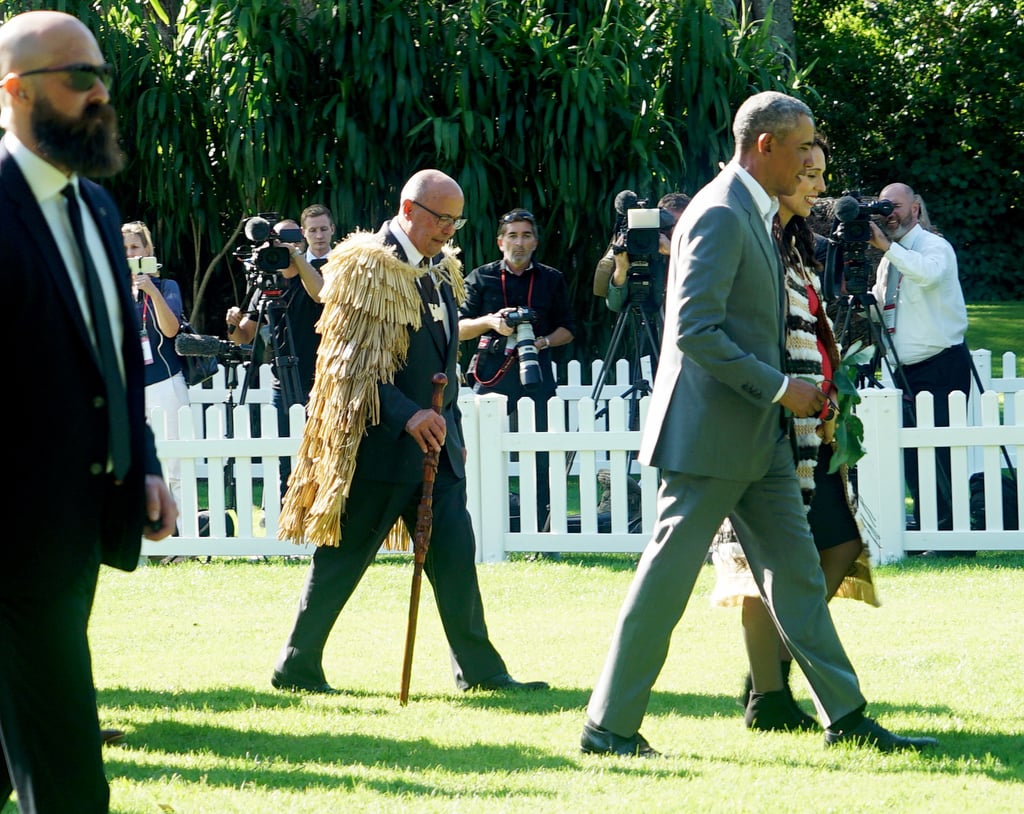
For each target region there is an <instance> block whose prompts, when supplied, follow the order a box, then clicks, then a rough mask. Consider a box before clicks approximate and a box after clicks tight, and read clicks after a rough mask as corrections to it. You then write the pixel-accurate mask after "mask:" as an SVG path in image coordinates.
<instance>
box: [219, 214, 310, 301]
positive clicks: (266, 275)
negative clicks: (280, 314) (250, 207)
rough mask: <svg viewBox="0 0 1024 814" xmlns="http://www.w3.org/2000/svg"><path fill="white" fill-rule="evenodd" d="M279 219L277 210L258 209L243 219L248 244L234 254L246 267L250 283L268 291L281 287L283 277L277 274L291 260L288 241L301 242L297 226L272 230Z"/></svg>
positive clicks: (300, 233) (289, 263)
mask: <svg viewBox="0 0 1024 814" xmlns="http://www.w3.org/2000/svg"><path fill="white" fill-rule="evenodd" d="M280 220H281V216H280V215H279V214H278V213H277V212H261V213H260V214H258V215H255V216H253V217H251V218H249V219H248V220H246V222H245V236H246V238H247V239H248V240H249V245H248V246H243V247H241V248H240V249H239V250H238V251H237V252H236V253H235V256H236V257H237V258H238V259H239V260H241V261H242V262H243V263H244V264H245V266H246V276H247V277H248V278H249V282H250V284H251V285H254V286H256V287H257V288H259V289H260V290H261V291H265V292H269V291H272V290H278V289H281V288H283V287H284V278H283V277H282V276H281V275H280V274H279V272H280V271H282V270H283V269H286V268H288V266H289V265H291V262H292V247H291V246H289V245H283V244H289V243H302V240H303V238H302V230H301V229H294V228H292V229H281V230H278V231H275V230H274V226H276V225H277V223H278V222H279V221H280Z"/></svg>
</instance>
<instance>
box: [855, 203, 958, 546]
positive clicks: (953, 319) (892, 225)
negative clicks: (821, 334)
mask: <svg viewBox="0 0 1024 814" xmlns="http://www.w3.org/2000/svg"><path fill="white" fill-rule="evenodd" d="M880 197H881V198H884V199H886V200H889V201H892V205H893V209H892V212H891V213H890V214H889V215H888V216H887V217H886V218H885V220H884V222H883V225H884V229H883V228H882V227H880V226H879V225H878V224H877V223H875V222H874V221H872V222H871V245H872V246H874V247H875V248H876V249H878V250H879V251H882V252H884V253H885V254H884V255H883V256H882V260H881V262H880V263H879V264H878V273H877V276H876V282H875V287H874V289H873V291H872V293H873V294H874V296H875V299H876V300H877V301H878V302H879V303H881V305H882V319H883V321H884V323H885V324H884V328H885V330H886V331H887V332H888V335H889V338H890V339H891V340H892V341H891V342H890V343H887V345H888V346H891V347H890V354H892V356H893V358H891V359H890V360H889V361H890V362H891V363H892V365H893V366H894V367H893V369H894V371H895V373H896V382H897V385H899V386H902V385H904V384H906V386H907V388H908V389H909V392H908V393H905V394H904V395H905V396H906V397H907V400H905V401H904V403H903V408H904V409H903V424H904V426H907V427H915V426H917V420H916V415H915V412H914V403H913V401H912V399H914V398H916V397H917V394H918V393H922V392H928V393H931V394H932V395H933V396H934V397H935V425H936V426H938V427H946V426H949V395H950V393H952V392H953V391H954V390H959V391H961V392H963V393H970V392H971V355H970V352H969V351H968V349H967V343H966V342H965V341H964V336H965V335H966V333H967V306H966V305H965V304H964V294H963V291H962V289H961V288H960V277H959V275H958V271H957V262H956V252H955V251H954V250H953V247H952V246H951V245H950V244H949V241H948V240H946V239H945V238H944V237H942V236H941V235H938V234H936V233H935V232H931V231H929V230H928V229H927V227H926V223H927V221H925V223H922V219H923V218H927V215H926V214H925V213H924V210H923V202H922V200H921V198H920V196H919V195H916V194H915V193H914V190H913V189H911V188H910V186H908V185H907V184H903V183H894V184H889V185H888V186H887V187H886V188H885V189H883V190H882V193H881V195H880ZM903 462H904V463H903V465H904V471H905V473H906V479H907V485H908V486H909V487H910V493H911V496H912V497H913V499H914V521H915V523H917V524H918V525H920V521H921V512H920V486H919V483H918V473H917V450H913V449H908V450H906V453H905V454H904V458H903ZM938 463H939V467H938V469H939V471H938V473H937V477H938V484H937V486H938V494H937V503H938V527H939V529H951V528H953V503H952V500H951V497H950V488H951V487H950V455H949V449H948V448H946V449H940V450H939V451H938ZM943 553H945V554H948V555H965V554H967V553H968V552H962V551H949V552H943ZM971 553H973V552H971Z"/></svg>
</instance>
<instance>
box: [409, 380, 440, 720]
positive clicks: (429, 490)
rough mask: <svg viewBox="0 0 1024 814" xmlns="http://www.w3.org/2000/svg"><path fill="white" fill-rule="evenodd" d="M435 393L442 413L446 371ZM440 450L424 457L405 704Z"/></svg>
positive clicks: (435, 407) (435, 408)
mask: <svg viewBox="0 0 1024 814" xmlns="http://www.w3.org/2000/svg"><path fill="white" fill-rule="evenodd" d="M431 381H432V382H433V385H434V392H433V393H432V394H431V399H430V407H431V409H432V410H433V411H434V412H435V413H437V414H439V415H440V413H441V406H442V403H443V401H444V388H445V387H446V386H447V384H448V377H447V376H445V375H444V374H443V373H435V374H434V378H433V379H432V380H431ZM438 454H439V453H438V452H437V451H435V450H433V449H428V450H427V452H426V453H425V454H424V456H423V494H422V496H421V497H420V505H419V507H418V508H417V509H416V533H415V535H414V536H413V570H412V591H411V593H410V596H409V624H408V626H407V628H406V631H405V658H404V660H403V662H402V688H401V690H400V691H399V695H398V701H399V703H400V704H401V705H402V706H403V707H404V706H405V705H406V704H407V703H408V702H409V679H410V678H411V676H412V651H413V646H414V645H415V643H416V620H417V617H418V615H419V607H420V584H421V583H422V581H423V563H424V561H425V560H426V558H427V548H428V547H429V546H430V529H431V526H432V525H433V522H434V513H433V508H432V507H433V502H434V476H435V475H436V474H437V459H438Z"/></svg>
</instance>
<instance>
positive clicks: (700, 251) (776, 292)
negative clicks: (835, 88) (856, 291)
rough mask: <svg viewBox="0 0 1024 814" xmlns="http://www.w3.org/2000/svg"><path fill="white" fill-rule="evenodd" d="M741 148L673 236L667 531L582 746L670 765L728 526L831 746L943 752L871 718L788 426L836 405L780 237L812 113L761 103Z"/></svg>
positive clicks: (662, 411) (648, 436)
mask: <svg viewBox="0 0 1024 814" xmlns="http://www.w3.org/2000/svg"><path fill="white" fill-rule="evenodd" d="M733 136H734V138H735V143H736V151H735V154H734V157H733V160H732V161H731V162H730V164H729V165H728V166H727V167H726V168H725V169H724V170H723V171H722V172H721V173H720V174H719V176H718V177H717V178H715V179H714V180H713V181H711V182H710V183H709V184H708V185H707V186H705V187H704V188H703V189H702V190H701V191H700V192H699V193H698V194H697V195H696V196H695V197H694V199H693V201H692V202H691V204H690V205H689V206H688V207H687V209H686V211H685V212H684V213H683V216H682V217H681V218H680V220H679V223H678V225H677V226H676V229H675V232H674V235H673V241H672V243H673V245H672V255H671V257H672V260H671V268H670V272H669V284H668V294H667V301H666V308H665V334H664V338H663V341H662V349H661V361H660V365H659V368H658V375H657V376H656V377H655V382H654V392H653V397H652V400H651V408H650V412H649V414H648V417H647V422H646V425H645V427H644V434H643V440H642V443H641V450H640V457H641V460H642V461H643V462H644V463H646V464H649V465H651V466H656V467H659V468H660V469H661V485H660V488H659V493H658V517H657V519H656V521H655V526H654V533H653V536H652V538H651V541H650V542H649V543H648V545H647V548H646V550H645V551H644V554H643V556H642V558H641V560H640V563H639V565H638V566H637V572H636V575H635V577H634V579H633V583H632V586H631V587H630V590H629V593H628V595H627V597H626V600H625V602H624V604H623V606H622V610H621V611H620V614H619V620H618V623H617V625H616V628H615V632H614V635H613V638H612V644H611V648H610V650H609V653H608V656H607V659H606V661H605V665H604V669H603V671H602V673H601V676H600V678H599V680H598V682H597V686H596V687H595V688H594V691H593V694H592V695H591V698H590V703H589V705H588V708H587V713H588V719H587V721H586V723H585V724H584V728H583V734H582V737H581V747H582V749H583V751H584V752H590V753H597V754H620V755H639V756H643V757H647V756H653V755H657V754H658V753H657V752H656V751H655V750H654V749H652V748H651V746H650V745H649V744H648V743H647V741H646V740H645V739H644V737H643V736H642V735H641V734H640V732H639V729H640V724H641V721H642V720H643V717H644V713H645V712H646V709H647V704H648V701H649V699H650V694H651V688H652V687H653V685H654V682H655V680H656V679H657V677H658V673H659V672H660V671H661V668H662V666H663V665H664V663H665V658H666V656H667V653H668V646H669V640H670V637H671V635H672V631H673V629H674V628H675V626H676V624H677V623H678V622H679V619H680V618H681V616H682V614H683V610H684V609H685V607H686V603H687V600H688V599H689V596H690V594H691V592H692V590H693V585H694V583H695V581H696V579H697V576H698V574H699V572H700V569H701V566H702V565H703V563H704V561H705V556H706V554H707V550H708V545H709V544H710V542H711V539H712V536H713V535H714V533H715V531H716V530H717V529H718V527H719V525H720V524H721V522H722V520H723V519H724V518H725V517H726V516H730V517H731V518H732V523H733V527H734V528H735V529H736V532H737V534H738V536H739V538H740V541H741V543H742V545H743V549H744V552H745V553H746V556H747V558H748V560H749V561H750V566H751V570H752V572H753V574H754V577H755V579H756V580H757V583H758V586H759V588H760V590H761V594H762V597H763V598H764V601H765V604H766V605H767V607H768V609H769V611H770V612H771V614H772V616H773V618H774V620H775V623H776V625H777V626H778V627H779V629H780V630H781V631H782V636H783V639H784V640H785V643H786V645H787V646H788V647H789V649H790V651H791V652H792V653H793V655H794V657H795V658H796V660H797V661H798V662H799V664H800V667H801V668H802V669H803V671H804V673H805V675H806V676H807V679H808V681H809V683H810V685H811V688H812V690H813V694H814V700H815V704H816V706H817V708H818V712H819V714H820V716H821V720H822V723H823V724H824V725H825V726H826V727H827V728H826V731H825V742H826V744H830V745H831V744H834V743H839V742H843V741H851V742H855V743H864V744H870V745H872V746H875V747H877V748H879V749H881V750H883V751H889V750H892V749H898V748H906V747H912V748H919V747H921V746H924V745H930V744H934V743H935V741H934V740H933V739H931V738H904V737H900V736H898V735H894V734H893V733H891V732H889V731H888V730H886V729H883V728H882V727H881V726H879V725H878V724H877V723H875V722H874V721H873V720H871V719H870V718H867V717H865V716H864V714H863V710H864V707H865V701H864V697H863V696H862V695H861V692H860V687H859V684H858V681H857V676H856V674H855V673H854V670H853V667H852V666H851V664H850V662H849V660H848V659H847V657H846V653H845V652H844V650H843V646H842V644H841V643H840V641H839V638H838V636H837V634H836V630H835V627H834V626H833V623H832V619H831V617H830V616H829V612H828V609H827V607H826V604H825V582H824V578H823V576H822V572H821V567H820V565H819V562H818V554H817V552H816V550H815V548H814V542H813V540H812V538H811V533H810V530H809V528H808V525H807V519H806V515H805V513H804V508H803V504H802V501H801V498H800V488H799V485H798V482H797V478H796V473H795V466H794V458H793V451H792V447H791V445H790V439H789V437H788V430H789V427H788V424H789V422H788V419H787V417H788V415H790V414H792V415H796V416H811V415H816V414H817V413H819V412H820V411H821V409H822V406H823V404H824V395H823V394H822V392H821V391H820V390H818V389H817V388H816V387H814V386H813V385H812V384H810V383H808V382H805V381H801V380H799V379H795V378H793V379H791V378H788V377H786V376H785V375H783V373H782V372H781V369H782V362H783V358H784V330H785V320H784V316H785V310H784V297H785V294H784V289H783V270H782V265H781V261H780V258H779V256H778V252H777V251H776V248H775V243H774V241H773V240H772V238H771V224H772V220H773V218H774V215H775V212H776V210H777V208H778V202H777V200H776V196H778V195H791V194H793V193H794V192H795V191H796V187H797V182H798V177H799V176H800V174H801V173H802V172H803V171H804V169H805V167H806V166H808V165H809V159H810V152H811V146H812V142H813V139H814V121H813V118H812V116H811V112H810V110H809V109H808V108H807V106H806V105H805V104H803V103H802V102H800V101H798V100H796V99H793V98H791V97H789V96H786V95H784V94H781V93H775V92H765V93H759V94H757V95H755V96H753V97H751V98H749V99H748V100H747V101H746V102H744V103H743V105H742V106H741V107H740V109H739V110H738V111H737V113H736V117H735V120H734V122H733Z"/></svg>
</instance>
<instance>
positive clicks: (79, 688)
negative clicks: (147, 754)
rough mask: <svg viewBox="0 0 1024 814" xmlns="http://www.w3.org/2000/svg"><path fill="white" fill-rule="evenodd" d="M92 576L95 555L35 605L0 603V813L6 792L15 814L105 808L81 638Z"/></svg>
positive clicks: (8, 598) (17, 599)
mask: <svg viewBox="0 0 1024 814" xmlns="http://www.w3.org/2000/svg"><path fill="white" fill-rule="evenodd" d="M98 572H99V559H98V554H97V560H96V562H95V563H93V564H91V565H90V566H88V567H86V568H85V569H83V570H82V572H81V573H80V574H79V575H78V576H77V577H76V578H75V579H74V580H73V581H72V582H71V583H70V584H68V585H65V586H62V587H61V588H59V589H54V590H53V591H52V592H50V593H47V594H46V595H45V596H40V597H36V598H35V599H36V600H37V601H31V598H26V597H25V596H24V595H21V596H19V595H17V593H14V595H13V596H12V590H11V589H10V587H11V586H5V588H4V589H3V591H4V594H5V595H4V596H0V654H2V655H0V742H2V745H3V751H2V755H3V756H5V757H6V760H3V759H0V808H3V805H4V802H5V801H6V800H7V798H8V797H9V796H10V794H11V789H12V785H13V786H14V787H16V788H17V790H18V808H19V810H20V811H21V812H22V814H48V813H49V812H53V813H54V814H57V813H58V812H72V811H73V812H75V813H76V814H98V812H106V811H107V809H108V805H109V800H110V790H109V787H108V785H107V779H106V776H105V775H104V773H103V759H102V756H101V754H100V749H101V743H100V725H99V720H98V718H97V715H96V690H95V688H94V687H93V678H92V660H91V658H90V655H89V641H88V638H87V635H86V630H87V627H88V624H89V614H90V612H91V611H92V601H93V595H94V594H95V591H96V578H97V574H98ZM14 590H15V591H16V588H15V589H14Z"/></svg>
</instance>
